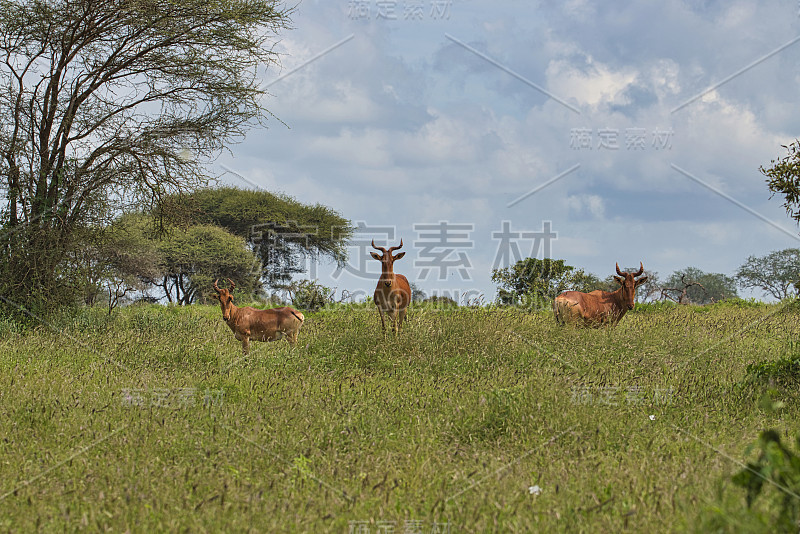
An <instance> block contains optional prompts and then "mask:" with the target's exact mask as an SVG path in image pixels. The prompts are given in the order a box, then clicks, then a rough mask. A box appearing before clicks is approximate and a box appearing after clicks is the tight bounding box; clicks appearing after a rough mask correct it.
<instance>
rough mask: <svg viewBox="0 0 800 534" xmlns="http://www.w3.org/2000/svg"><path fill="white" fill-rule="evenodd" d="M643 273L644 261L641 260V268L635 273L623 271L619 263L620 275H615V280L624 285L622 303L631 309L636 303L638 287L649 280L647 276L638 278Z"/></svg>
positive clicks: (618, 272)
mask: <svg viewBox="0 0 800 534" xmlns="http://www.w3.org/2000/svg"><path fill="white" fill-rule="evenodd" d="M642 273H644V265H642V262H639V270H638V271H636V272H635V273H626V272H624V271H621V270H620V269H619V263H617V274H618V275H619V276H614V280H616V281H617V283H618V284H619V285H620V286H622V303H623V305H625V306H627V307H628V309H629V310H632V309H633V306H634V304H635V300H634V299H635V298H636V288H637V287H638V286H639V285H640V284H642V283H644V282H646V281H647V277H646V276H644V277H642V278H639V279H638V280H637V279H636V277H637V276H642Z"/></svg>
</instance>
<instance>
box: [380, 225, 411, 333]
mask: <svg viewBox="0 0 800 534" xmlns="http://www.w3.org/2000/svg"><path fill="white" fill-rule="evenodd" d="M372 248H374V249H375V250H380V251H381V254H380V255H378V254H377V253H375V252H371V253H370V254H372V257H373V258H375V259H376V260H378V261H379V262H381V277H380V279H379V280H378V287H376V288H375V295H374V297H375V305H376V306H377V307H378V315H380V316H381V328H382V329H383V333H384V334H386V323H385V322H384V319H383V314H384V313H385V314H386V315H388V316H389V320H390V321H391V322H392V332H394V333H395V334H399V333H400V329H401V328H402V327H403V320H404V319H405V318H406V308H408V304H409V303H410V302H411V286H410V285H409V283H408V278H406V277H405V276H403V275H402V274H395V273H394V268H393V264H394V262H395V261H396V260H399V259H400V258H402V257H403V256H405V255H406V253H405V252H401V253H400V254H397V255H394V256H393V255H392V252H394V251H395V250H398V249H401V248H403V240H402V239H401V240H400V246H397V247H389V250H386V249H385V248H383V247H376V246H375V240H374V239H373V240H372Z"/></svg>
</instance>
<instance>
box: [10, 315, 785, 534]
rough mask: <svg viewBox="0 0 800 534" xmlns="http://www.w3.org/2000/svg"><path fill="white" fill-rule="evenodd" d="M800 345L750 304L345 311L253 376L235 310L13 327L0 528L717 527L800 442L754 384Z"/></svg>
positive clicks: (318, 318) (271, 357)
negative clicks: (756, 471) (745, 465)
mask: <svg viewBox="0 0 800 534" xmlns="http://www.w3.org/2000/svg"><path fill="white" fill-rule="evenodd" d="M798 339H800V309H798V307H797V306H796V305H791V306H781V305H777V304H774V305H754V304H747V303H740V304H739V305H729V304H728V305H726V304H720V305H714V306H711V307H706V308H690V307H651V308H650V309H646V308H641V309H637V310H636V311H635V312H634V313H630V314H628V315H627V316H626V317H625V318H624V319H623V321H622V322H621V323H620V325H619V326H618V327H617V328H615V329H599V330H576V329H572V328H563V327H558V326H557V325H556V324H555V323H554V321H553V317H552V314H551V313H549V312H542V313H533V314H531V313H525V312H523V311H521V310H498V309H469V308H458V309H450V310H435V309H416V310H414V311H413V312H412V313H411V314H410V320H409V322H408V323H407V326H406V330H405V332H404V333H403V335H402V337H400V338H399V339H397V340H395V339H392V338H391V337H389V338H388V339H384V338H383V337H382V336H381V334H380V328H379V321H378V317H377V314H376V312H375V311H374V310H369V309H366V308H339V309H335V310H325V311H321V312H318V313H307V314H306V324H305V326H304V329H303V330H302V332H301V333H300V344H299V345H298V347H296V348H295V349H294V350H290V348H289V345H288V344H286V343H285V342H280V343H272V344H265V343H254V344H253V346H252V349H251V354H250V356H249V357H247V358H246V359H244V358H243V357H242V356H241V348H240V344H239V343H238V342H236V341H235V340H234V338H233V335H232V333H231V332H230V330H229V329H228V327H227V326H226V325H225V324H224V323H223V322H222V321H221V314H220V311H219V309H218V308H215V307H202V306H192V307H188V308H174V307H170V308H168V307H160V306H149V307H135V306H134V307H128V308H125V309H121V310H116V311H115V313H114V315H112V316H111V317H108V316H107V315H106V314H105V312H104V311H103V310H82V311H80V312H78V313H76V314H71V315H64V316H61V317H57V318H53V319H51V320H49V321H48V322H47V324H40V325H39V326H36V327H28V328H25V329H22V328H20V327H18V326H15V325H14V324H12V323H9V322H0V406H1V407H2V409H0V530H2V531H9V532H30V531H32V530H35V529H39V530H44V531H83V530H86V531H100V530H102V531H107V530H110V531H118V532H124V531H130V532H156V531H191V532H203V531H209V532H210V531H227V532H239V531H253V532H284V531H287V532H340V533H348V532H359V533H366V532H371V533H375V532H391V531H393V532H406V531H407V529H408V531H413V532H425V533H430V532H451V533H455V532H494V531H497V532H501V531H502V532H525V531H570V532H619V531H623V530H628V531H632V532H666V531H676V530H678V531H682V530H688V531H703V530H705V529H706V527H707V523H706V521H707V518H708V515H709V513H712V512H711V511H712V510H713V509H715V508H717V509H722V510H723V511H725V510H736V509H740V508H742V507H743V506H744V491H743V490H741V489H740V488H737V487H735V486H734V485H733V484H732V483H731V481H730V476H731V474H733V473H734V472H736V471H737V470H739V469H740V465H739V464H737V462H739V461H742V460H744V459H745V448H746V447H747V445H748V444H750V443H752V442H753V441H754V440H755V439H756V438H757V435H758V432H759V431H760V430H762V429H765V428H774V429H776V430H778V431H780V432H781V434H782V435H786V436H791V438H792V441H793V438H794V434H795V432H796V431H797V430H798V429H800V411H798V404H797V402H796V401H797V399H798V395H800V393H799V392H798V391H797V390H796V389H793V388H785V387H780V386H778V387H773V388H771V389H769V388H770V386H769V385H768V384H765V383H760V382H758V381H756V380H755V379H753V377H752V376H750V374H748V372H747V366H748V364H753V363H761V362H764V361H771V360H777V359H779V358H785V357H786V356H788V355H791V354H796V355H797V354H798V353H800V350H798V344H797V341H798ZM768 393H769V394H770V395H771V396H772V398H773V399H774V400H780V401H782V402H783V405H782V407H781V408H779V409H777V410H775V409H772V408H770V403H766V404H765V401H764V395H766V394H768ZM768 491H772V490H768ZM765 502H766V501H765ZM764 511H765V512H769V510H768V509H765V510H764ZM720 517H725V516H724V515H723V516H720ZM392 527H393V529H392ZM412 527H413V528H415V529H416V530H411V529H412ZM738 527H742V525H738ZM736 528H737V525H736V524H735V523H732V524H731V526H730V529H731V531H734V530H736Z"/></svg>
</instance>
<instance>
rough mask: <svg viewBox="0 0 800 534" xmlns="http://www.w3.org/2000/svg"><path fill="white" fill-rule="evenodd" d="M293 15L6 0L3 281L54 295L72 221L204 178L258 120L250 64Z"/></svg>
mask: <svg viewBox="0 0 800 534" xmlns="http://www.w3.org/2000/svg"><path fill="white" fill-rule="evenodd" d="M290 15H291V10H289V9H284V8H282V7H281V6H280V5H279V3H278V2H277V1H276V0H222V1H219V2H208V1H207V0H134V1H130V2H121V1H119V0H0V176H2V177H3V178H4V183H3V186H4V188H5V194H4V198H5V206H4V207H3V208H2V210H0V217H1V219H0V220H1V221H2V225H3V228H4V232H3V234H2V237H3V242H2V245H3V253H4V256H5V257H4V258H3V259H4V260H5V261H4V262H3V266H4V267H5V270H6V272H4V273H2V274H3V275H4V276H2V277H1V278H2V280H3V281H4V283H8V281H11V282H12V283H14V284H16V285H17V286H21V287H17V288H16V291H15V294H19V292H20V291H19V290H20V289H21V290H23V292H24V293H25V294H26V295H29V296H30V295H31V294H32V293H33V290H34V289H35V288H39V289H41V290H42V291H43V292H44V293H45V294H50V291H51V290H52V289H53V288H54V287H55V285H56V284H55V283H56V281H57V279H58V275H57V273H58V266H59V265H60V264H61V263H62V262H63V261H64V257H65V254H66V251H67V250H69V248H70V245H71V244H72V238H73V237H74V231H75V229H76V228H79V227H81V226H83V225H86V224H89V223H92V222H94V221H92V220H91V219H92V218H93V217H103V216H107V215H108V214H109V209H110V210H114V209H117V210H118V209H119V208H121V207H122V206H124V205H125V204H126V203H137V204H139V205H141V203H142V202H148V201H153V200H154V199H157V198H159V197H161V196H163V195H164V194H165V193H169V192H174V191H179V190H185V189H188V188H192V187H195V186H197V185H198V184H201V183H204V182H205V181H206V179H207V176H206V174H205V170H204V169H205V167H206V163H207V162H208V161H209V159H210V158H213V157H214V156H215V155H216V153H217V152H218V151H219V150H220V149H221V148H223V146H225V145H226V144H227V143H229V142H231V141H234V140H236V139H237V138H240V137H241V136H242V135H243V134H244V132H245V130H246V128H247V126H248V125H249V124H252V122H253V121H254V120H255V121H258V120H262V119H264V118H265V116H266V114H265V111H266V110H265V109H264V108H263V107H262V106H263V104H262V97H263V96H264V95H265V92H264V91H263V90H262V89H261V88H260V87H259V86H258V77H257V74H258V73H257V68H258V67H260V66H264V65H270V64H273V63H275V62H276V60H277V56H276V54H275V53H274V52H273V50H272V49H271V47H270V43H271V42H272V41H273V40H274V38H275V36H276V35H278V34H279V32H281V31H283V30H285V29H288V28H289V25H290V18H289V17H290ZM4 289H6V290H10V289H12V288H9V287H6V288H4Z"/></svg>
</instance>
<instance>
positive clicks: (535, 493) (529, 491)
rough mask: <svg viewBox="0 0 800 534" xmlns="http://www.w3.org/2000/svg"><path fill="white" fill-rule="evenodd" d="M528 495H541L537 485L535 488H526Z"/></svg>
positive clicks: (540, 489)
mask: <svg viewBox="0 0 800 534" xmlns="http://www.w3.org/2000/svg"><path fill="white" fill-rule="evenodd" d="M528 493H530V494H531V495H541V493H542V488H540V487H539V485H538V484H537V485H536V486H531V487H529V488H528Z"/></svg>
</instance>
